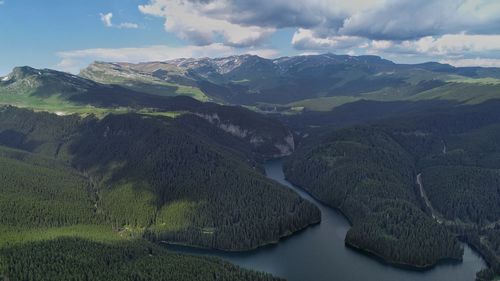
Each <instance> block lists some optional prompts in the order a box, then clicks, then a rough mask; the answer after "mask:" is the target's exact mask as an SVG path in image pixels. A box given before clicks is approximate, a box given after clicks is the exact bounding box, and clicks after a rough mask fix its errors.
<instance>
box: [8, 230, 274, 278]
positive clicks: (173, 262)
mask: <svg viewBox="0 0 500 281" xmlns="http://www.w3.org/2000/svg"><path fill="white" fill-rule="evenodd" d="M2 273H3V276H4V280H11V281H20V280H23V281H45V280H46V281H66V280H75V281H80V280H81V281H84V280H99V281H101V280H102V281H113V280H117V281H118V280H119V281H126V280H130V281H137V280H143V281H146V280H164V281H197V280H200V281H201V280H203V281H207V280H214V281H215V280H217V281H219V280H227V281H271V280H281V279H278V278H274V277H272V276H271V275H269V274H263V273H257V272H253V271H249V270H243V269H240V268H239V267H236V266H234V265H231V264H229V263H226V262H223V261H221V260H218V259H213V258H206V257H193V256H184V255H177V254H173V253H170V252H168V251H166V250H164V249H162V248H160V247H158V246H156V245H153V244H150V243H147V242H144V241H131V242H117V243H112V244H102V243H96V242H90V241H87V240H79V239H71V238H66V239H58V240H54V241H47V242H30V243H27V244H24V245H17V246H13V247H8V248H0V277H1V276H2Z"/></svg>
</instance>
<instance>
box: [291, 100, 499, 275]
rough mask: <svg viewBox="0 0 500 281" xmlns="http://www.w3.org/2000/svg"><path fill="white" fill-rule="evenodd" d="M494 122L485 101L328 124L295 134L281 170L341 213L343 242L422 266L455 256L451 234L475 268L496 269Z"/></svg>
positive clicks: (494, 107)
mask: <svg viewBox="0 0 500 281" xmlns="http://www.w3.org/2000/svg"><path fill="white" fill-rule="evenodd" d="M499 124H500V114H498V102H496V101H489V102H485V103H481V104H478V105H471V106H461V107H445V108H444V109H443V108H442V109H441V110H435V111H434V110H431V111H428V112H426V113H424V112H423V111H421V112H419V113H418V114H414V115H411V114H410V115H406V116H405V117H402V116H400V117H397V118H388V119H385V120H380V121H377V122H375V123H374V124H372V125H364V126H357V127H348V128H345V129H336V130H333V131H330V132H328V133H325V134H319V135H316V134H315V135H314V136H312V137H310V138H306V139H304V140H303V144H302V145H301V147H300V148H299V149H298V150H297V151H296V153H294V155H293V156H292V157H291V158H290V159H289V161H288V163H287V165H286V169H285V172H286V175H287V177H288V178H289V179H290V180H291V181H293V182H294V183H296V184H299V185H301V186H303V187H304V188H306V189H307V190H308V191H310V192H311V193H312V194H314V195H315V196H316V197H318V198H319V199H320V200H322V201H323V202H325V203H326V204H328V205H330V206H333V207H336V208H339V209H340V210H341V211H342V212H343V213H344V214H346V215H347V216H348V217H349V218H350V220H351V222H352V223H353V226H352V228H351V229H350V230H349V232H348V234H347V237H346V243H347V244H349V245H352V246H354V247H356V248H361V249H363V250H366V251H369V252H372V253H375V254H377V255H379V256H381V257H383V258H384V259H385V260H388V261H390V262H396V263H404V264H407V263H409V264H413V265H423V264H426V263H429V262H430V263H431V264H432V263H435V262H437V261H439V260H440V259H442V258H443V257H459V256H460V255H461V254H460V251H456V250H455V249H456V248H455V247H456V246H455V245H456V240H455V239H454V238H453V236H451V233H453V234H454V235H456V236H457V237H459V238H460V239H462V240H464V241H467V242H468V243H470V244H471V245H473V246H474V248H476V249H478V250H479V251H480V253H481V254H482V255H483V257H484V258H485V259H486V260H487V261H488V263H489V264H490V266H491V269H489V271H488V270H486V271H484V272H482V273H481V274H489V272H490V271H491V270H494V271H496V272H499V267H498V264H499V259H498V255H499V254H500V252H499V251H498V247H497V245H498V244H497V242H498V241H497V239H496V237H497V236H496V235H497V234H498V220H499V217H498V214H499V209H498V202H499V200H500V198H499V197H498V194H499V190H500V189H499V188H500V174H499V171H500V170H499V168H500V163H499V162H498V155H499V154H498V151H499V149H498V138H499V132H500V130H499V128H500V127H499ZM416 182H417V183H418V184H416ZM417 233H418V234H417ZM413 235H415V236H413ZM433 243H435V244H433ZM381 245H382V246H381ZM398 245H399V246H398ZM427 246H429V248H427ZM431 257H434V260H432V259H429V258H431Z"/></svg>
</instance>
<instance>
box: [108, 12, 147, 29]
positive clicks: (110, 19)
mask: <svg viewBox="0 0 500 281" xmlns="http://www.w3.org/2000/svg"><path fill="white" fill-rule="evenodd" d="M100 16H101V21H102V23H103V24H104V26H106V27H116V28H120V29H122V28H127V29H136V28H139V25H138V24H136V23H130V22H123V23H120V24H118V25H115V24H113V13H106V14H100Z"/></svg>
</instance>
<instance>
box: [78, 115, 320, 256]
mask: <svg viewBox="0 0 500 281" xmlns="http://www.w3.org/2000/svg"><path fill="white" fill-rule="evenodd" d="M71 153H72V154H73V155H74V158H73V163H74V165H76V166H77V167H78V168H79V169H80V170H84V171H89V173H91V174H92V175H94V176H95V177H97V178H99V179H102V183H101V184H100V185H101V186H105V187H106V188H105V189H104V190H103V191H102V206H103V209H104V211H105V212H106V213H110V214H112V216H113V217H114V219H115V220H116V222H115V223H117V224H118V225H131V226H133V227H145V226H148V225H149V224H152V225H151V228H149V229H148V231H147V234H146V235H147V236H148V237H149V238H151V239H153V240H167V241H173V242H179V243H186V244H195V245H200V246H204V247H215V248H220V249H227V250H235V249H249V248H254V247H257V246H259V245H261V244H263V243H266V242H272V241H276V240H278V239H279V238H280V237H281V236H283V235H286V234H287V233H290V232H293V231H296V230H298V229H301V228H303V227H305V226H306V225H308V224H309V223H310V222H311V221H315V220H318V219H319V213H318V211H317V210H316V209H315V208H314V207H313V206H312V205H310V204H309V203H307V202H306V201H303V200H301V199H300V198H299V197H298V196H296V195H295V194H293V193H292V192H291V191H288V190H284V189H281V188H280V187H279V186H277V185H275V184H273V183H271V182H269V181H268V180H266V179H265V177H264V176H263V175H262V174H260V173H259V172H256V171H255V170H254V168H253V167H251V166H249V165H248V164H246V163H245V162H244V161H242V159H239V158H236V157H234V156H233V155H231V154H228V153H226V152H224V150H223V149H222V147H219V148H218V147H217V146H215V145H214V144H210V140H202V139H200V140H198V138H196V137H193V136H191V135H188V134H186V133H185V132H183V131H182V130H180V128H178V127H175V126H174V124H171V123H170V122H169V121H168V120H166V119H157V118H151V117H143V116H140V115H110V116H108V117H106V118H104V119H103V120H102V121H100V122H98V123H97V124H96V125H95V126H92V127H89V129H88V130H86V131H83V132H82V137H81V138H77V139H76V140H75V141H74V142H73V145H72V147H71ZM128 196H132V197H128ZM121 197H123V199H121V200H120V198H121ZM134 197H135V198H136V200H135V202H136V204H139V205H130V202H129V199H130V198H134ZM127 198H129V199H127ZM276 202H286V204H283V205H277V204H276ZM148 206H149V207H148ZM134 210H136V211H135V212H134ZM137 210H141V214H142V215H141V216H140V217H136V216H134V217H131V214H134V213H137ZM228 210H233V211H231V212H228ZM172 217H175V218H177V219H178V220H179V221H172V220H171V218H172ZM257 218H258V219H257Z"/></svg>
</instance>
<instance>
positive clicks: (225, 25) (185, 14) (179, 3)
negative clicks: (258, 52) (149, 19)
mask: <svg viewBox="0 0 500 281" xmlns="http://www.w3.org/2000/svg"><path fill="white" fill-rule="evenodd" d="M220 4H221V3H219V1H209V0H208V1H203V0H197V1H185V0H153V1H151V2H150V3H149V4H147V5H141V6H139V10H140V11H141V12H142V13H144V14H148V15H154V16H158V17H164V18H165V19H166V21H165V29H166V30H167V31H170V32H174V33H175V34H177V35H178V36H179V37H180V38H183V39H187V40H190V41H191V42H193V43H195V44H197V45H209V44H212V43H215V42H217V41H219V39H222V41H223V43H225V44H226V45H230V46H241V47H248V46H252V45H257V44H258V43H259V42H262V40H264V39H265V38H267V37H268V36H269V35H270V34H272V33H273V32H274V31H275V28H269V27H262V26H258V25H242V24H238V23H233V22H231V21H228V20H226V19H223V18H218V17H215V16H211V15H210V10H213V9H217V6H218V5H220Z"/></svg>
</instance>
